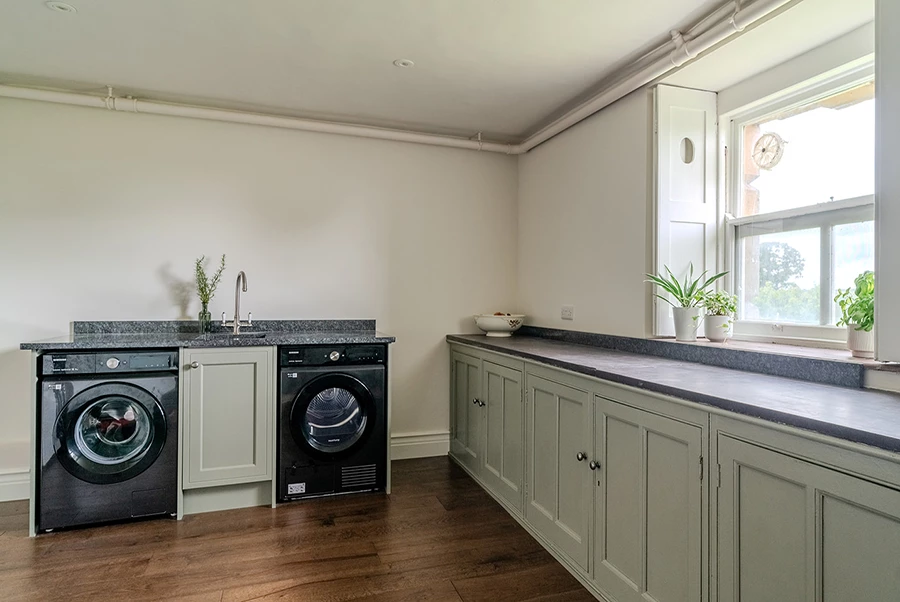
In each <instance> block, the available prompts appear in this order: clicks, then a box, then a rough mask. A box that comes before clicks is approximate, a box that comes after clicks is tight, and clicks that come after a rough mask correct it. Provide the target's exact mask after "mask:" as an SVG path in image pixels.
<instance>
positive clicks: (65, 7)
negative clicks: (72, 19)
mask: <svg viewBox="0 0 900 602" xmlns="http://www.w3.org/2000/svg"><path fill="white" fill-rule="evenodd" d="M44 6H46V7H47V8H49V9H50V10H54V11H56V12H58V13H77V12H78V11H77V10H76V9H75V7H74V6H72V5H71V4H66V3H65V2H45V3H44Z"/></svg>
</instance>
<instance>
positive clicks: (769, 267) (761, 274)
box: [738, 228, 821, 324]
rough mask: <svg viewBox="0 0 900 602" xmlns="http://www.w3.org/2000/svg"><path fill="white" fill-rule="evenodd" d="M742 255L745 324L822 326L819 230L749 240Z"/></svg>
mask: <svg viewBox="0 0 900 602" xmlns="http://www.w3.org/2000/svg"><path fill="white" fill-rule="evenodd" d="M739 251H740V255H741V258H742V260H743V264H742V269H741V278H740V282H739V283H738V298H739V300H740V309H739V318H740V319H741V320H761V321H767V322H793V323H798V324H819V306H820V297H819V280H820V276H821V272H820V270H819V266H820V263H819V258H820V253H821V237H820V231H819V228H811V229H808V230H796V231H793V232H779V233H776V234H764V235H760V236H747V237H745V238H743V239H742V240H741V245H740V248H739Z"/></svg>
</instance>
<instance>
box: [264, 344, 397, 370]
mask: <svg viewBox="0 0 900 602" xmlns="http://www.w3.org/2000/svg"><path fill="white" fill-rule="evenodd" d="M280 355H281V365H282V366H328V365H335V364H337V365H360V364H384V362H385V358H386V357H387V349H386V346H385V345H339V346H333V345H332V346H326V345H310V346H308V347H282V348H281V353H280Z"/></svg>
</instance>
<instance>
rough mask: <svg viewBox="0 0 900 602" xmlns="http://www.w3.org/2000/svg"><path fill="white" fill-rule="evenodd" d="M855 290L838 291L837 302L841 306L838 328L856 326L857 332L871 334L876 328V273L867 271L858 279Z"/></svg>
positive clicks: (835, 298) (855, 282)
mask: <svg viewBox="0 0 900 602" xmlns="http://www.w3.org/2000/svg"><path fill="white" fill-rule="evenodd" d="M854 284H855V285H856V289H855V290H851V289H849V288H845V289H838V294H837V295H835V297H834V300H835V302H836V303H837V304H838V305H840V306H841V319H840V320H838V323H837V325H838V326H849V325H851V324H852V325H854V326H855V327H856V330H865V331H866V332H871V331H872V328H873V327H874V326H875V273H874V272H872V271H871V270H867V271H865V272H863V273H862V274H860V275H859V276H857V277H856V280H855V281H854Z"/></svg>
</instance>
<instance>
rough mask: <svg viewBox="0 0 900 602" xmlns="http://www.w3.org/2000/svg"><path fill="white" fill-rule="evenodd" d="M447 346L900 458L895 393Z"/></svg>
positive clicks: (487, 345)
mask: <svg viewBox="0 0 900 602" xmlns="http://www.w3.org/2000/svg"><path fill="white" fill-rule="evenodd" d="M447 340H448V341H450V342H451V343H462V344H464V345H472V346H475V347H480V348H483V349H486V350H489V351H495V352H498V353H504V354H507V355H512V356H516V357H520V358H523V359H529V360H533V361H536V362H539V363H542V364H547V365H549V366H555V367H557V368H563V369H566V370H571V371H572V372H577V373H580V374H584V375H587V376H593V377H597V378H601V379H603V380H608V381H612V382H617V383H621V384H623V385H629V386H632V387H636V388H639V389H645V390H647V391H655V392H657V393H663V394H665V395H671V396H673V397H678V398H681V399H686V400H689V401H694V402H697V403H701V404H704V405H708V406H713V407H716V408H720V409H723V410H727V411H730V412H736V413H738V414H744V415H747V416H754V417H756V418H761V419H763V420H768V421H771V422H778V423H781V424H786V425H790V426H794V427H798V428H801V429H806V430H810V431H815V432H818V433H821V434H823V435H830V436H832V437H837V438H840V439H845V440H848V441H855V442H857V443H863V444H866V445H872V446H874V447H878V448H881V449H885V450H888V451H892V452H900V395H895V394H892V393H884V392H880V391H871V390H863V389H853V388H848V387H838V386H834V385H823V384H818V383H811V382H803V381H799V380H794V379H790V378H784V377H781V376H770V375H766V374H754V373H750V372H744V371H741V370H733V369H729V368H720V367H717V366H707V365H703V364H696V363H691V362H685V361H677V360H671V359H665V358H660V357H655V356H649V355H638V354H635V353H626V352H622V351H614V350H609V349H603V348H599V347H592V346H588V345H579V344H574V343H566V342H559V341H553V340H548V339H545V338H539V337H529V336H513V337H510V338H488V337H486V336H484V335H448V336H447Z"/></svg>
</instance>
